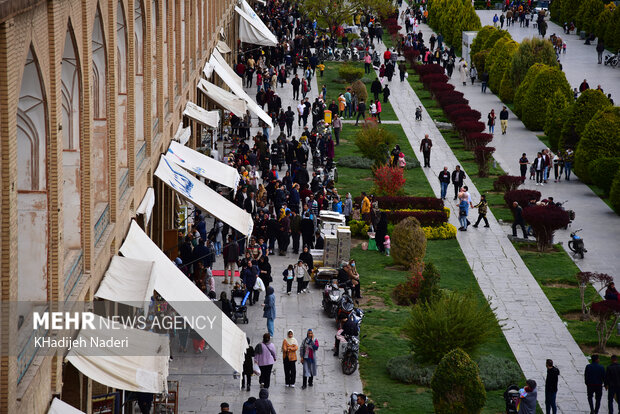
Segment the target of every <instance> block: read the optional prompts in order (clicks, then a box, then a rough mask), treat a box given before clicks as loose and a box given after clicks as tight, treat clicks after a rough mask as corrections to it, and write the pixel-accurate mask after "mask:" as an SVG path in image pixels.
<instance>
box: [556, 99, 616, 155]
mask: <svg viewBox="0 0 620 414" xmlns="http://www.w3.org/2000/svg"><path fill="white" fill-rule="evenodd" d="M608 106H611V101H610V100H609V99H608V98H607V96H605V94H604V93H603V92H601V91H599V90H596V89H588V90H585V91H583V92H582V93H581V95H579V98H577V101H575V102H574V103H573V104H572V105H571V106H570V107H569V109H568V113H567V116H566V121H565V122H564V125H563V126H562V135H561V137H560V143H559V146H558V147H559V148H560V149H564V148H568V147H570V148H575V146H576V145H577V143H578V142H579V138H580V137H581V134H582V133H583V130H584V128H585V127H586V124H587V123H588V122H589V121H590V119H592V117H593V116H594V114H596V113H597V112H598V111H599V110H601V109H604V108H606V107H608Z"/></svg>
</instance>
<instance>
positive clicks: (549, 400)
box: [545, 359, 560, 414]
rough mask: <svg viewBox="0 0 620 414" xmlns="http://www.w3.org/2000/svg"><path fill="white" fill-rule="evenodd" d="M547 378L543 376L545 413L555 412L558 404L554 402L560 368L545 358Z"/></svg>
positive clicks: (554, 413) (555, 413)
mask: <svg viewBox="0 0 620 414" xmlns="http://www.w3.org/2000/svg"><path fill="white" fill-rule="evenodd" d="M546 365H547V378H545V411H546V413H547V414H551V412H553V414H557V413H558V406H557V404H556V403H555V396H556V395H557V393H558V377H559V376H560V370H559V369H558V368H557V367H554V366H553V360H551V359H548V360H547V363H546Z"/></svg>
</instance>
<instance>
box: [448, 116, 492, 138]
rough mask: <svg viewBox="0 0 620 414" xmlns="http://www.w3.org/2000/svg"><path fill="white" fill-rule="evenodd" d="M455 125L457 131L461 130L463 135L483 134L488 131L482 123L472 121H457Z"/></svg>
mask: <svg viewBox="0 0 620 414" xmlns="http://www.w3.org/2000/svg"><path fill="white" fill-rule="evenodd" d="M455 125H456V129H458V130H459V132H460V133H461V135H464V134H471V133H475V132H482V131H484V130H485V129H486V126H485V125H484V124H483V123H482V122H479V121H470V120H467V119H465V120H463V121H457V122H456V123H455Z"/></svg>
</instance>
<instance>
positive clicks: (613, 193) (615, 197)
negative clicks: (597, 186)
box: [609, 171, 620, 214]
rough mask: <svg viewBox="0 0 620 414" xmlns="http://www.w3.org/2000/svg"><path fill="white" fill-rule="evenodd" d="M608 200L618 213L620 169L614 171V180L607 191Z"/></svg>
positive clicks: (619, 210) (619, 206) (619, 205)
mask: <svg viewBox="0 0 620 414" xmlns="http://www.w3.org/2000/svg"><path fill="white" fill-rule="evenodd" d="M609 202H610V203H611V205H612V206H613V208H614V209H615V210H616V213H618V214H620V171H618V172H617V173H616V176H615V177H614V181H613V182H612V183H611V190H610V191H609Z"/></svg>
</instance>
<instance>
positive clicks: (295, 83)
mask: <svg viewBox="0 0 620 414" xmlns="http://www.w3.org/2000/svg"><path fill="white" fill-rule="evenodd" d="M291 85H292V86H293V100H294V101H296V100H298V99H299V87H300V86H301V80H300V79H299V75H298V74H295V77H294V78H293V79H291Z"/></svg>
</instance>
